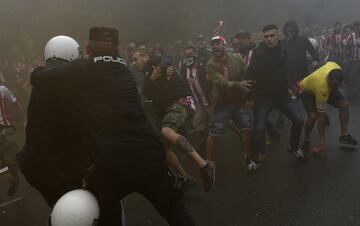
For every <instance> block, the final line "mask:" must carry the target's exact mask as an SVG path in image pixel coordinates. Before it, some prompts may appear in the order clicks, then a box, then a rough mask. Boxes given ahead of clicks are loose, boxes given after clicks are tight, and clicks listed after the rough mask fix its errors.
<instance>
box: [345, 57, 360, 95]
mask: <svg viewBox="0 0 360 226" xmlns="http://www.w3.org/2000/svg"><path fill="white" fill-rule="evenodd" d="M348 77H349V78H348V79H349V81H348V84H347V86H348V90H347V96H348V97H349V98H350V99H351V98H352V97H354V96H356V95H357V94H358V93H359V91H360V61H356V62H351V63H350V67H349V71H348Z"/></svg>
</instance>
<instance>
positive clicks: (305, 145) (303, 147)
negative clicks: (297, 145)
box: [301, 140, 311, 152]
mask: <svg viewBox="0 0 360 226" xmlns="http://www.w3.org/2000/svg"><path fill="white" fill-rule="evenodd" d="M310 144H311V143H310V141H305V140H303V141H302V144H301V150H303V151H304V152H309V151H310V149H311V146H310Z"/></svg>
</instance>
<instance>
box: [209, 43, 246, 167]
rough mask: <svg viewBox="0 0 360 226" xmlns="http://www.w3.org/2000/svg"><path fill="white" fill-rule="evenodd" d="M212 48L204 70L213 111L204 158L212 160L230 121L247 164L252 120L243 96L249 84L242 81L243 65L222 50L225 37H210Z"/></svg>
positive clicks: (232, 55) (237, 58)
mask: <svg viewBox="0 0 360 226" xmlns="http://www.w3.org/2000/svg"><path fill="white" fill-rule="evenodd" d="M211 47H212V50H213V56H212V57H211V58H210V60H209V62H208V64H207V66H206V71H207V74H208V77H209V81H210V82H211V83H212V85H213V89H212V97H213V100H214V112H213V119H212V122H211V126H210V134H209V137H208V141H207V157H208V159H209V160H211V161H213V160H214V152H215V145H216V144H217V142H218V140H219V138H220V137H222V136H223V135H224V133H225V129H226V128H227V126H228V125H229V123H230V120H232V121H233V123H234V125H235V126H234V131H235V132H236V133H237V135H238V137H239V139H240V141H241V142H242V144H243V146H244V155H243V156H244V160H245V161H248V160H249V159H250V151H251V127H252V119H251V112H250V110H249V109H247V108H246V106H245V103H246V100H247V99H246V93H247V92H249V89H250V87H251V81H246V80H244V78H245V72H246V65H245V62H244V61H243V59H242V58H241V57H240V56H239V55H235V54H231V53H227V52H226V51H225V39H224V37H222V36H215V37H213V38H212V39H211Z"/></svg>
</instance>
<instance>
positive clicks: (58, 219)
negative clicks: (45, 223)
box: [49, 189, 100, 226]
mask: <svg viewBox="0 0 360 226" xmlns="http://www.w3.org/2000/svg"><path fill="white" fill-rule="evenodd" d="M99 216H100V209H99V205H98V202H97V200H96V198H95V196H94V195H93V194H92V193H90V192H89V191H87V190H83V189H78V190H73V191H70V192H68V193H66V194H65V195H63V196H62V197H61V198H60V199H59V200H58V201H57V202H56V204H55V206H54V208H53V210H52V212H51V215H50V220H49V221H50V222H51V226H93V225H97V222H98V219H99Z"/></svg>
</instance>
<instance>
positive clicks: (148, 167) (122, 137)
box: [28, 55, 165, 178]
mask: <svg viewBox="0 0 360 226" xmlns="http://www.w3.org/2000/svg"><path fill="white" fill-rule="evenodd" d="M110 57H111V58H110ZM31 84H32V85H33V86H34V89H39V90H41V91H42V92H43V93H44V94H51V95H56V96H59V97H61V98H63V105H61V106H63V107H66V108H67V110H66V111H68V112H69V114H66V115H63V116H62V117H63V118H64V119H68V118H69V120H71V122H72V126H73V127H74V128H76V131H78V132H79V134H80V135H81V144H82V147H83V148H84V149H86V150H87V151H88V152H89V153H91V154H92V157H93V159H94V161H95V162H96V164H98V165H103V166H106V167H108V168H109V169H111V170H113V171H116V173H118V174H120V175H122V176H124V177H131V178H137V177H143V176H145V175H148V174H151V173H154V172H157V171H159V170H162V169H163V168H164V167H165V151H164V147H163V145H162V142H161V141H160V138H159V137H158V136H157V135H156V134H155V132H154V130H153V129H152V128H151V127H150V126H149V125H148V123H147V122H146V118H145V114H144V112H143V109H142V107H141V103H140V97H139V94H138V92H137V89H136V84H135V82H134V79H133V76H132V74H131V72H130V71H129V69H128V67H127V66H126V65H125V64H124V62H123V60H122V59H121V58H119V57H118V56H116V55H114V56H106V57H103V56H96V57H92V58H89V59H81V60H76V61H74V62H72V63H70V64H67V65H64V66H61V67H56V68H51V69H44V70H36V71H35V72H34V73H32V76H31ZM28 131H29V130H28ZM30 133H31V132H30ZM34 133H36V131H34ZM28 136H32V134H28ZM58 139H62V138H61V137H59V138H58ZM28 151H29V152H33V153H35V152H37V149H36V146H34V147H30V148H29V150H28Z"/></svg>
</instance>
